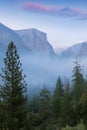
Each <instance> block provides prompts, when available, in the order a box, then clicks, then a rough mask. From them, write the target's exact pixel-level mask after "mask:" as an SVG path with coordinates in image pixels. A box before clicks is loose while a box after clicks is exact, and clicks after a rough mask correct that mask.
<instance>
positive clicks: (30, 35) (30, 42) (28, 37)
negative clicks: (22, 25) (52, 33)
mask: <svg viewBox="0 0 87 130" xmlns="http://www.w3.org/2000/svg"><path fill="white" fill-rule="evenodd" d="M16 33H17V34H18V35H19V36H20V38H21V39H22V41H23V43H24V45H25V46H26V47H29V48H30V49H31V50H32V52H33V53H36V54H40V55H44V56H55V52H54V50H53V47H52V46H51V44H50V43H49V42H48V41H47V34H46V33H44V32H41V31H39V30H37V29H24V30H17V31H16Z"/></svg>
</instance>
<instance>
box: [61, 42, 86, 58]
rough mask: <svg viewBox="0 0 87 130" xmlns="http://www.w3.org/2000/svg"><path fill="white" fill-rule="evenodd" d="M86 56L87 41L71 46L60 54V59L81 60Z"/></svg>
mask: <svg viewBox="0 0 87 130" xmlns="http://www.w3.org/2000/svg"><path fill="white" fill-rule="evenodd" d="M85 56H87V41H84V42H80V43H77V44H74V45H72V46H71V47H69V48H68V49H66V50H65V51H63V52H62V54H61V56H60V57H61V58H76V57H78V58H81V57H85Z"/></svg>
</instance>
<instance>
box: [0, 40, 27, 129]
mask: <svg viewBox="0 0 87 130" xmlns="http://www.w3.org/2000/svg"><path fill="white" fill-rule="evenodd" d="M4 64H5V66H4V68H2V72H3V73H2V74H1V78H2V82H3V83H2V85H1V89H0V93H1V94H0V95H1V99H2V100H3V101H4V102H5V103H6V104H7V113H8V121H9V123H8V128H9V130H20V128H22V127H24V121H25V116H26V110H25V106H24V105H25V102H26V83H25V80H24V78H25V76H22V71H23V70H22V69H21V63H20V59H19V55H18V53H17V49H16V46H15V45H14V43H13V42H11V43H10V44H9V45H8V48H7V52H6V58H4Z"/></svg>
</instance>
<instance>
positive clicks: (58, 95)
mask: <svg viewBox="0 0 87 130" xmlns="http://www.w3.org/2000/svg"><path fill="white" fill-rule="evenodd" d="M63 93H64V90H63V83H62V81H61V78H60V77H58V79H57V83H56V88H55V91H54V95H53V109H54V114H55V116H56V117H57V118H58V117H59V116H60V110H61V99H62V97H63Z"/></svg>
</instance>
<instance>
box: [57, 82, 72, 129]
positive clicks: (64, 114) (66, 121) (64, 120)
mask: <svg viewBox="0 0 87 130" xmlns="http://www.w3.org/2000/svg"><path fill="white" fill-rule="evenodd" d="M64 88H65V90H64V96H63V98H62V101H61V111H60V119H59V123H60V125H61V126H62V127H63V126H66V125H72V126H73V109H72V104H71V99H72V98H71V92H70V84H69V81H67V82H66V83H65V86H64Z"/></svg>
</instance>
